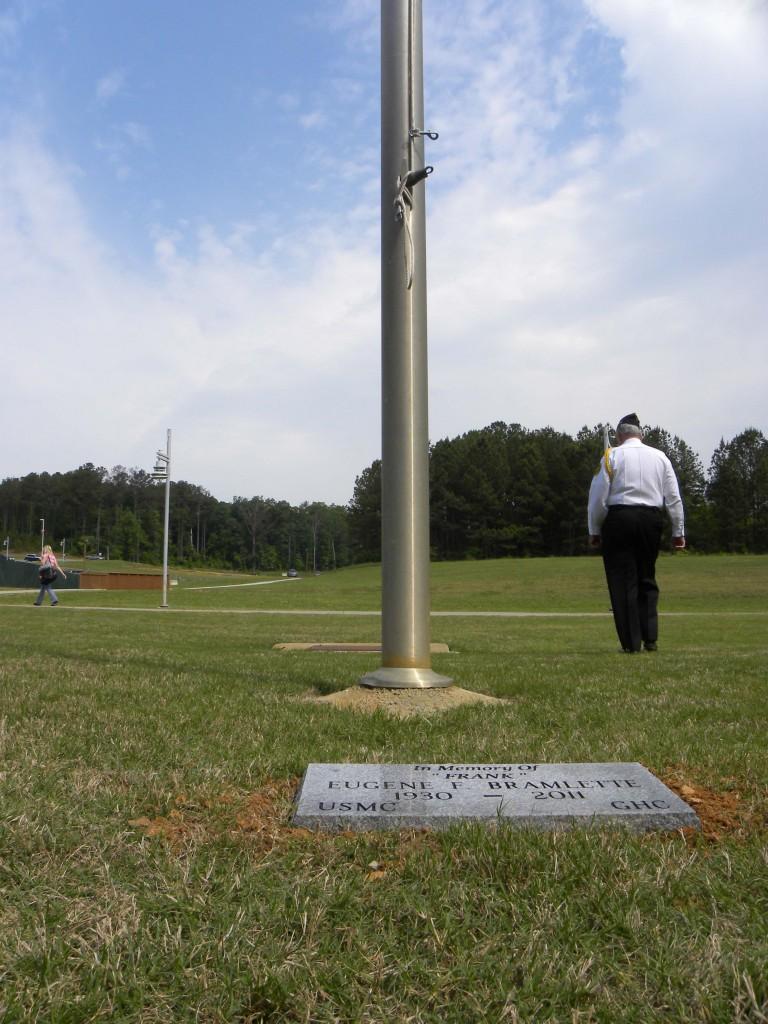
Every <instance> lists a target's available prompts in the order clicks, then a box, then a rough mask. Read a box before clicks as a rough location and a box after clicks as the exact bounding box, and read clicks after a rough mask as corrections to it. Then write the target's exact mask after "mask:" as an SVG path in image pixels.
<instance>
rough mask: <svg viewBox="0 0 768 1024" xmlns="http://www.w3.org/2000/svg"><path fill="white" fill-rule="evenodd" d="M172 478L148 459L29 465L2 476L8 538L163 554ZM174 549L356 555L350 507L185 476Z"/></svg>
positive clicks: (141, 556) (124, 553)
mask: <svg viewBox="0 0 768 1024" xmlns="http://www.w3.org/2000/svg"><path fill="white" fill-rule="evenodd" d="M164 503H165V484H164V483H161V482H157V481H155V480H153V479H152V478H151V476H150V475H149V474H148V473H147V472H145V471H144V470H143V469H130V470H129V469H126V468H125V467H124V466H115V467H114V468H113V469H112V470H110V471H108V470H106V469H104V468H103V467H97V466H94V465H93V464H92V463H87V464H86V465H84V466H80V467H79V469H75V470H71V471H70V472H67V473H29V474H28V475H27V476H24V477H20V478H8V479H5V480H3V482H2V483H0V515H1V516H2V531H3V538H5V537H9V540H10V545H11V547H12V548H13V549H14V550H17V551H18V550H19V549H21V548H24V549H26V550H28V551H36V550H38V549H39V547H40V539H41V529H42V526H43V524H42V522H41V520H44V521H45V526H44V528H45V536H46V539H47V540H48V542H49V543H51V544H52V545H53V546H54V547H55V548H56V549H57V550H62V547H63V548H65V550H66V551H67V552H68V553H72V554H77V555H80V556H86V557H87V555H88V554H91V555H93V554H98V553H101V554H103V555H104V557H105V558H110V559H124V560H127V561H131V562H149V563H160V562H161V561H162V545H163V528H164ZM168 534H169V557H170V559H171V561H173V562H175V563H177V564H180V565H188V566H208V567H210V568H220V569H239V570H254V571H256V570H263V571H275V570H280V569H288V568H297V569H302V570H304V571H312V570H317V571H320V570H324V569H329V568H334V567H336V566H342V565H347V564H349V562H350V561H351V560H352V551H351V546H350V538H349V527H348V514H347V510H346V508H344V507H343V506H339V505H326V504H324V503H322V502H314V503H304V504H302V505H299V506H292V505H290V504H289V503H288V502H287V501H277V500H274V499H272V498H263V497H252V498H243V497H235V498H233V500H232V501H231V502H228V501H219V500H218V499H216V498H214V497H213V496H212V495H211V494H209V493H208V491H206V490H205V489H204V488H202V487H199V486H197V485H196V484H191V483H188V482H187V481H184V480H179V481H173V482H172V483H171V495H170V516H169V530H168Z"/></svg>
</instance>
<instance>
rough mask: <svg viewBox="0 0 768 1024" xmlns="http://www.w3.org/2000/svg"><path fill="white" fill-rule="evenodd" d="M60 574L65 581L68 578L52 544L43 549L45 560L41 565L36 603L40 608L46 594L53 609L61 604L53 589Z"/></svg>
mask: <svg viewBox="0 0 768 1024" xmlns="http://www.w3.org/2000/svg"><path fill="white" fill-rule="evenodd" d="M59 573H61V575H62V576H63V577H64V579H66V578H67V574H66V573H65V572H64V570H63V569H62V568H61V566H60V565H59V563H58V562H57V561H56V555H54V553H53V548H52V547H51V545H50V544H46V545H45V547H44V548H43V560H42V562H41V563H40V593H39V594H38V595H37V600H36V601H35V605H36V606H37V607H38V608H39V607H40V605H41V604H42V603H43V598H44V597H45V595H46V594H47V595H48V597H50V599H51V606H52V607H53V608H55V607H56V605H57V604H58V603H59V599H58V597H56V592H55V590H54V589H53V584H54V583H55V582H56V577H57V576H58V575H59Z"/></svg>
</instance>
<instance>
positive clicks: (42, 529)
mask: <svg viewBox="0 0 768 1024" xmlns="http://www.w3.org/2000/svg"><path fill="white" fill-rule="evenodd" d="M44 551H45V520H44V519H41V520H40V555H41V557H42V554H43V552H44Z"/></svg>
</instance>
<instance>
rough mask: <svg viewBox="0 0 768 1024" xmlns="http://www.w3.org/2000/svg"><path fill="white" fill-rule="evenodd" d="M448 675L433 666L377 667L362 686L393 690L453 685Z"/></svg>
mask: <svg viewBox="0 0 768 1024" xmlns="http://www.w3.org/2000/svg"><path fill="white" fill-rule="evenodd" d="M452 685H453V680H452V679H449V678H448V676H441V675H438V673H437V672H433V671H432V669H431V668H387V667H386V666H383V667H382V668H377V669H376V671H375V672H368V673H367V674H366V675H364V676H363V678H362V679H361V680H360V686H380V687H382V688H386V689H391V690H430V689H433V688H434V687H438V686H452Z"/></svg>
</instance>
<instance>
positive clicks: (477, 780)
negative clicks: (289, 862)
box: [293, 762, 701, 832]
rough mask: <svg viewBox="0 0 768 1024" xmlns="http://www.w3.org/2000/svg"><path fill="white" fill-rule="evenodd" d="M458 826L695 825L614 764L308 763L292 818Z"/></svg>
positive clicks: (334, 827) (300, 823)
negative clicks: (474, 822)
mask: <svg viewBox="0 0 768 1024" xmlns="http://www.w3.org/2000/svg"><path fill="white" fill-rule="evenodd" d="M459 821H478V822H486V823H488V824H494V823H497V824H505V825H506V824H509V825H515V826H521V827H529V828H537V829H554V828H569V827H572V826H574V825H581V826H587V827H590V826H598V825H603V824H605V825H609V826H614V825H623V826H626V827H628V828H630V829H632V830H634V831H638V832H643V831H647V830H649V829H678V828H683V827H693V828H699V827H700V824H701V823H700V822H699V819H698V817H697V815H696V814H695V813H694V811H693V810H692V809H691V808H690V807H689V806H688V804H686V803H685V802H684V801H683V800H681V799H680V797H679V796H677V795H676V794H675V793H673V792H672V791H671V790H670V789H668V788H667V787H666V786H665V785H664V784H663V783H662V782H661V781H660V780H659V779H657V778H656V777H655V776H654V775H652V774H651V773H650V772H649V771H648V769H647V768H644V767H643V766H642V765H641V764H637V763H632V762H630V763H616V764H310V765H308V766H307V769H306V771H305V773H304V778H303V780H302V783H301V787H300V789H299V793H298V796H297V800H296V806H295V810H294V815H293V824H294V825H296V826H297V827H304V828H310V829H323V830H329V831H343V830H348V829H349V830H359V831H362V830H366V829H390V828H424V827H426V828H447V827H448V826H449V825H452V824H453V823H455V822H459Z"/></svg>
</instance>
